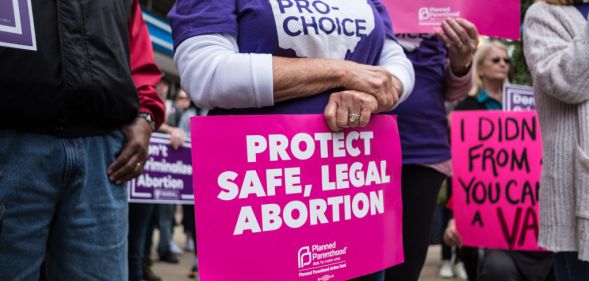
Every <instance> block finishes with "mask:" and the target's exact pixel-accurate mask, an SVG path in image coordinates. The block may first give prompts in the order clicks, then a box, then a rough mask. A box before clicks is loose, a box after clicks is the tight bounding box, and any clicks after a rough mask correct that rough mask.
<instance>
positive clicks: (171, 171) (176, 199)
mask: <svg viewBox="0 0 589 281" xmlns="http://www.w3.org/2000/svg"><path fill="white" fill-rule="evenodd" d="M148 153H149V154H148V155H147V161H146V162H145V167H144V170H143V174H141V175H140V176H139V177H137V178H135V179H132V180H131V181H129V202H132V203H155V204H188V205H190V204H194V195H193V194H194V192H193V190H192V159H191V157H192V155H191V153H190V142H186V143H184V144H183V145H182V146H180V147H179V148H178V149H174V148H172V145H171V144H170V136H169V135H166V134H159V133H153V134H152V136H151V139H150V141H149V152H148Z"/></svg>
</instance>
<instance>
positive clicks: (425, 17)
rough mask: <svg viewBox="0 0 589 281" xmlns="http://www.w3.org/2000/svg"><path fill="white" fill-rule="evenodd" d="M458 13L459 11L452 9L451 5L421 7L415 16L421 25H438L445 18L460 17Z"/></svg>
mask: <svg viewBox="0 0 589 281" xmlns="http://www.w3.org/2000/svg"><path fill="white" fill-rule="evenodd" d="M460 14H461V13H460V11H455V10H452V7H421V8H420V9H419V11H418V12H417V18H418V19H419V25H421V26H439V25H441V24H442V22H443V21H444V20H445V19H447V18H456V17H460Z"/></svg>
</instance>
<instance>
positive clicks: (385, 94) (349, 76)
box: [340, 61, 403, 112]
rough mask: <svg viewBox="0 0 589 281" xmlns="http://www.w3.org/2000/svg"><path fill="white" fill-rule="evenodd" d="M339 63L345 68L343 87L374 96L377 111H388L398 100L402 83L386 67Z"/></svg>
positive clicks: (346, 62)
mask: <svg viewBox="0 0 589 281" xmlns="http://www.w3.org/2000/svg"><path fill="white" fill-rule="evenodd" d="M340 63H342V64H344V65H343V69H345V74H344V75H343V76H342V77H343V78H342V83H341V84H342V85H343V87H344V88H345V89H347V90H355V91H358V92H362V93H367V94H369V95H372V96H374V97H375V98H376V100H377V102H378V109H377V112H385V111H389V110H390V109H391V108H392V107H393V106H394V105H395V104H396V103H397V102H398V101H399V98H400V96H401V94H402V93H403V84H401V82H400V81H399V79H397V78H396V77H395V76H393V75H392V74H391V73H390V72H389V71H388V70H387V69H386V68H384V67H380V66H372V65H365V64H359V63H354V62H349V61H342V62H340Z"/></svg>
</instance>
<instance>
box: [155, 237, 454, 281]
mask: <svg viewBox="0 0 589 281" xmlns="http://www.w3.org/2000/svg"><path fill="white" fill-rule="evenodd" d="M156 232H157V231H156ZM174 239H175V240H176V243H177V244H178V245H179V246H184V245H185V244H186V238H185V237H184V235H182V229H180V228H179V229H177V230H176V231H174ZM154 240H155V241H158V236H157V233H154ZM152 257H153V258H154V259H156V258H157V257H156V254H155V253H154V254H152ZM193 262H194V254H193V253H184V254H182V255H181V256H180V264H167V263H161V262H157V261H156V262H155V263H154V266H153V270H154V272H155V273H156V274H158V275H159V276H160V277H162V279H163V280H164V281H190V280H191V279H190V278H188V275H187V274H188V271H189V269H190V268H191V267H192V263H193ZM439 267H440V248H439V246H432V247H430V249H429V253H428V257H427V261H426V263H425V266H424V269H423V271H422V273H421V278H420V279H419V281H442V280H444V281H459V279H441V278H439V277H438V269H439ZM197 280H198V279H197Z"/></svg>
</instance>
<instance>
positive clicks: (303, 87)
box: [272, 57, 346, 103]
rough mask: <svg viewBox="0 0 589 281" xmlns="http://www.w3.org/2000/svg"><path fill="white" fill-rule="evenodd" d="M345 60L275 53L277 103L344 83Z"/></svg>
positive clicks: (274, 73)
mask: <svg viewBox="0 0 589 281" xmlns="http://www.w3.org/2000/svg"><path fill="white" fill-rule="evenodd" d="M345 63H346V62H344V61H335V60H328V59H316V58H284V57H272V72H273V77H272V80H273V85H274V101H275V102H276V103H278V102H283V101H287V100H291V99H296V98H302V97H307V96H311V95H314V94H317V93H322V92H325V91H327V90H331V89H334V88H339V87H342V79H343V77H344V76H345V70H344V68H343V67H342V66H343V64H345Z"/></svg>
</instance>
